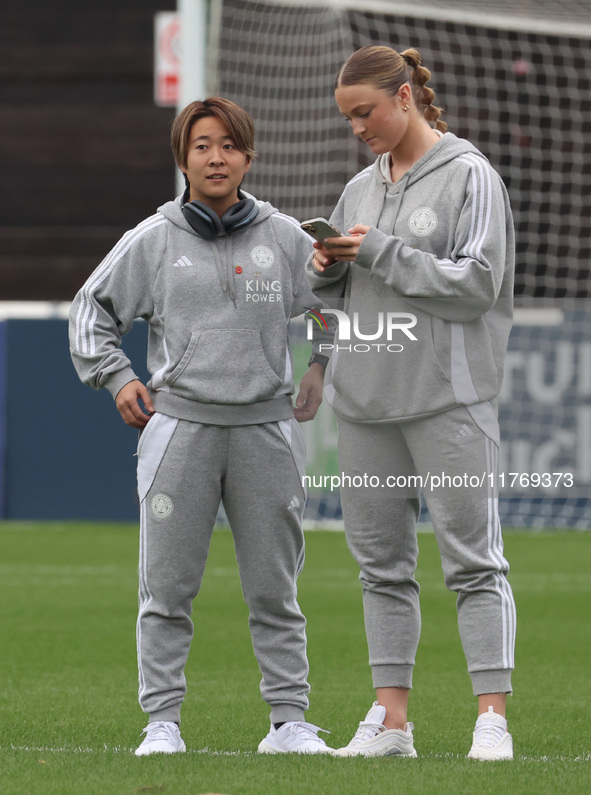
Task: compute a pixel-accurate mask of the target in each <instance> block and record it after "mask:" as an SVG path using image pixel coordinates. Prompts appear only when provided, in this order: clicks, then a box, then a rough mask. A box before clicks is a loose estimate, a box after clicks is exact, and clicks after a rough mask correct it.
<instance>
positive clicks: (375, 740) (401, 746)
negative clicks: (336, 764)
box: [335, 701, 417, 758]
mask: <svg viewBox="0 0 591 795" xmlns="http://www.w3.org/2000/svg"><path fill="white" fill-rule="evenodd" d="M385 717H386V708H385V707H382V705H381V704H378V702H377V701H374V704H373V706H372V708H371V709H370V711H369V712H368V713H367V715H366V716H365V720H362V721H361V722H360V723H359V728H358V729H357V731H356V732H355V736H354V737H353V739H352V740H351V742H350V743H349V745H346V746H345V747H344V748H339V749H338V750H337V751H335V755H336V756H410V757H413V758H414V757H416V755H417V752H416V751H415V747H414V744H413V737H412V730H413V729H414V726H413V724H412V723H407V724H406V731H403V730H402V729H386V727H385V726H384V723H383V722H384V719H385Z"/></svg>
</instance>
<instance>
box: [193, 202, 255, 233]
mask: <svg viewBox="0 0 591 795" xmlns="http://www.w3.org/2000/svg"><path fill="white" fill-rule="evenodd" d="M187 194H188V191H187V192H186V193H185V196H187ZM241 195H242V194H241V193H239V194H238V196H239V197H240V196H241ZM183 200H185V197H183ZM182 211H183V215H184V216H185V219H186V220H187V222H188V223H189V224H190V225H191V227H192V228H193V229H194V230H195V232H197V234H198V235H199V236H200V237H203V238H205V240H215V238H216V237H217V236H218V235H219V234H220V232H223V231H226V232H236V231H238V230H239V229H244V227H245V226H248V225H249V224H251V223H252V222H253V221H254V219H255V218H256V217H257V215H258V214H259V208H258V206H257V204H256V203H255V202H254V201H253V199H245V198H242V199H240V200H239V201H237V202H236V204H233V205H232V206H231V207H230V208H229V209H228V210H226V212H225V213H224V214H223V215H222V217H221V218H220V217H219V215H218V214H217V213H216V212H214V211H213V210H212V209H211V207H209V206H208V205H207V204H204V203H203V202H200V201H197V200H194V201H192V202H189V201H185V203H184V204H183V206H182Z"/></svg>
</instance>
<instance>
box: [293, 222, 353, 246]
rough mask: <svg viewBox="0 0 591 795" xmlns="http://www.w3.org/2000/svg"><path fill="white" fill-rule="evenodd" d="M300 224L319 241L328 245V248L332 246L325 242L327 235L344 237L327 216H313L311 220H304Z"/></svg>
mask: <svg viewBox="0 0 591 795" xmlns="http://www.w3.org/2000/svg"><path fill="white" fill-rule="evenodd" d="M300 226H301V227H302V229H303V230H304V232H307V233H308V234H309V235H310V236H311V237H313V238H314V240H317V241H318V242H319V243H322V244H323V245H326V247H327V248H330V245H327V244H326V243H324V241H325V239H326V238H327V237H343V233H342V232H339V230H338V229H335V228H334V226H331V225H330V224H329V223H328V221H327V220H326V218H311V219H310V220H309V221H302V223H301V224H300Z"/></svg>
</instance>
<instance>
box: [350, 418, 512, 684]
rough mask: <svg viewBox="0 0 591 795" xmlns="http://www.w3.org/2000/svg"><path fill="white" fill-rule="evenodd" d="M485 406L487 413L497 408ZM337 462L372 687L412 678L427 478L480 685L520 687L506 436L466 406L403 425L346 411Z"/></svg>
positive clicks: (445, 568) (418, 624)
mask: <svg viewBox="0 0 591 795" xmlns="http://www.w3.org/2000/svg"><path fill="white" fill-rule="evenodd" d="M480 408H482V409H483V411H482V412H480V413H481V414H484V415H487V414H488V415H489V416H488V419H489V420H490V417H491V412H492V411H493V409H492V407H491V406H489V405H488V404H486V406H484V404H481V407H480ZM475 413H478V412H475ZM489 425H490V426H491V427H494V422H489ZM339 462H340V468H341V472H342V476H343V483H342V484H341V503H342V508H343V516H344V520H345V531H346V535H347V543H348V545H349V548H350V549H351V552H352V554H353V556H354V557H355V559H356V561H357V563H358V564H359V567H360V569H361V574H360V579H361V582H362V585H363V605H364V615H365V625H366V633H367V640H368V646H369V655H370V665H371V668H372V673H373V684H374V687H405V688H410V687H411V686H412V672H413V666H414V664H415V653H416V650H417V646H418V642H419V635H420V630H421V616H420V609H419V585H418V583H417V581H416V580H415V570H416V566H417V557H418V545H417V536H416V520H417V518H418V515H419V510H420V496H419V492H420V488H419V486H420V485H421V484H422V486H423V494H424V497H425V500H426V503H427V507H428V508H429V512H430V515H431V519H432V522H433V528H434V531H435V537H436V539H437V544H438V546H439V551H440V555H441V562H442V567H443V575H444V579H445V583H446V585H447V587H448V588H449V589H450V590H452V591H456V592H457V595H458V596H457V611H458V623H459V629H460V636H461V640H462V645H463V648H464V653H465V656H466V660H467V663H468V671H469V673H470V676H471V679H472V686H473V691H474V694H475V695H480V694H484V693H500V692H502V693H509V692H511V672H512V669H513V667H514V645H515V604H514V601H513V595H512V592H511V587H510V585H509V582H508V580H507V572H508V570H509V565H508V563H507V561H506V560H505V557H504V555H503V541H502V537H501V526H500V522H499V516H498V499H497V493H496V473H497V467H498V439H494V440H493V439H491V438H489V436H487V435H486V434H485V433H484V432H483V431H482V430H481V428H480V427H479V425H477V424H476V422H475V421H474V419H473V417H472V415H471V414H470V413H469V411H468V410H467V409H465V408H458V409H454V410H453V411H449V412H446V413H443V414H438V415H434V416H431V417H426V418H422V419H419V420H413V421H409V422H402V423H379V424H371V423H352V422H346V421H343V420H339ZM348 477H350V478H351V480H350V481H349V480H348V479H347V478H348ZM363 478H364V480H363ZM370 478H373V480H370ZM438 478H439V480H438ZM477 479H478V485H476V483H477ZM480 483H482V485H480ZM372 484H373V485H372Z"/></svg>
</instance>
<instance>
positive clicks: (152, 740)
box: [135, 720, 187, 756]
mask: <svg viewBox="0 0 591 795" xmlns="http://www.w3.org/2000/svg"><path fill="white" fill-rule="evenodd" d="M144 732H145V733H146V737H145V739H144V741H143V743H142V744H141V745H140V747H139V748H137V749H136V752H135V755H136V756H148V755H149V754H180V753H184V752H185V751H186V750H187V748H186V746H185V743H184V742H183V738H182V737H181V732H180V729H179V727H178V726H177V724H176V723H173V722H172V721H170V720H156V721H153V722H152V723H148V725H147V726H146V728H145V729H144V731H143V732H142V734H143V733H144Z"/></svg>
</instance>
